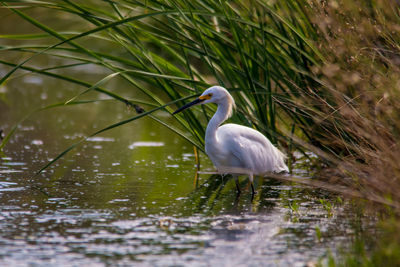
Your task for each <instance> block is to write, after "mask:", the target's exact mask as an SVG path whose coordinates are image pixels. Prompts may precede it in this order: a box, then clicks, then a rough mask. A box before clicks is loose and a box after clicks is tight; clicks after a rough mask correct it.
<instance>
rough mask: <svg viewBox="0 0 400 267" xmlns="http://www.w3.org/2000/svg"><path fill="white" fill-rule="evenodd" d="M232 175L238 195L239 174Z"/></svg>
mask: <svg viewBox="0 0 400 267" xmlns="http://www.w3.org/2000/svg"><path fill="white" fill-rule="evenodd" d="M233 177H234V178H235V183H236V189H237V192H238V195H240V192H241V191H240V186H239V176H238V175H233Z"/></svg>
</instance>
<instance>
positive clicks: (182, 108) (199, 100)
mask: <svg viewBox="0 0 400 267" xmlns="http://www.w3.org/2000/svg"><path fill="white" fill-rule="evenodd" d="M204 100H205V99H200V98H196V100H194V101H192V102H190V103H188V104H186V105H184V106H183V107H180V108H178V109H177V110H176V111H175V112H174V113H172V115H175V114H176V113H179V112H181V111H182V110H185V109H187V108H190V107H191V106H194V105H196V104H199V103H201V102H203V101H204Z"/></svg>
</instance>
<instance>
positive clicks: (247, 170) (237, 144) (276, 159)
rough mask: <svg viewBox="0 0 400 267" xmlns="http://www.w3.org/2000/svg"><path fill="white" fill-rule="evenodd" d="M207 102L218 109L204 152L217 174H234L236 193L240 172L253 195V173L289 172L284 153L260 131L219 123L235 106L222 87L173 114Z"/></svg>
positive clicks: (206, 137)
mask: <svg viewBox="0 0 400 267" xmlns="http://www.w3.org/2000/svg"><path fill="white" fill-rule="evenodd" d="M207 103H216V104H217V105H218V108H217V112H215V114H214V116H213V117H212V118H211V120H210V122H209V123H208V125H207V130H206V136H205V148H206V153H207V155H208V156H209V157H210V159H211V161H212V163H213V164H214V166H215V167H216V168H217V170H218V171H219V172H220V173H231V174H232V175H233V176H234V177H235V180H236V186H237V189H238V191H239V192H240V188H239V184H238V180H237V179H238V178H237V177H238V175H240V174H247V175H248V176H249V179H250V182H251V186H252V192H253V194H254V187H253V175H262V174H265V173H268V172H282V171H288V167H287V166H286V164H285V158H286V156H285V155H284V154H283V153H282V152H281V151H280V150H279V149H278V148H276V147H275V146H274V145H273V144H272V143H271V142H270V141H269V140H268V138H266V137H265V136H264V135H262V134H261V133H260V132H258V131H256V130H254V129H252V128H249V127H246V126H242V125H238V124H232V123H229V124H225V125H222V126H220V125H221V124H222V123H223V122H224V121H225V120H226V119H228V118H229V117H230V116H231V114H232V108H233V106H234V105H235V102H234V100H233V98H232V96H231V95H230V94H229V92H228V91H227V90H226V89H225V88H223V87H221V86H213V87H210V88H208V89H207V90H205V91H204V92H203V94H201V96H199V98H198V99H196V100H195V101H193V102H191V103H189V104H187V105H185V106H183V107H181V108H180V109H178V110H177V111H175V112H174V114H175V113H177V112H180V111H182V110H184V109H186V108H188V107H190V106H193V105H196V104H207Z"/></svg>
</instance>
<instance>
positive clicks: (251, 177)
mask: <svg viewBox="0 0 400 267" xmlns="http://www.w3.org/2000/svg"><path fill="white" fill-rule="evenodd" d="M249 180H250V184H251V196H252V197H251V198H253V197H254V195H255V194H256V191H255V190H254V184H253V174H249Z"/></svg>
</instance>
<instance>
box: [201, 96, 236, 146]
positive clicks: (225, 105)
mask: <svg viewBox="0 0 400 267" xmlns="http://www.w3.org/2000/svg"><path fill="white" fill-rule="evenodd" d="M231 105H232V104H231V103H229V102H222V103H220V104H218V108H217V112H215V114H214V116H213V117H212V118H211V120H210V122H209V123H208V125H207V129H206V142H207V140H208V141H209V142H216V141H218V140H217V135H216V133H217V129H218V127H219V126H220V125H221V123H223V122H224V121H225V120H226V119H227V118H228V116H229V113H230V112H231V109H232V106H231Z"/></svg>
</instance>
